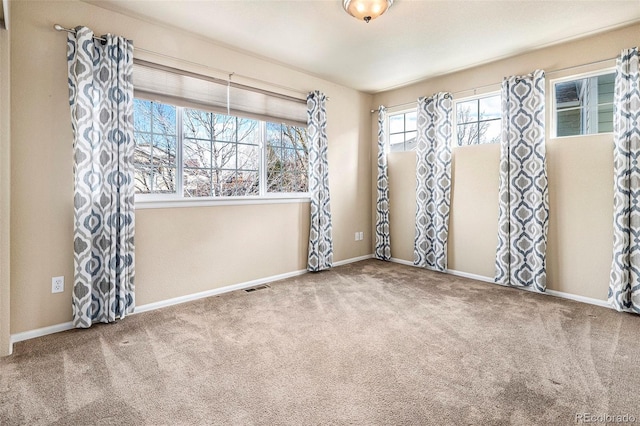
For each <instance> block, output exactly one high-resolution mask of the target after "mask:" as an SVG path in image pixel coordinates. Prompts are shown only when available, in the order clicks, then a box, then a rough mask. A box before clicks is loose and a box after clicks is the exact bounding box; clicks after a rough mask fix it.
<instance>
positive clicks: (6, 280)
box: [0, 11, 12, 356]
mask: <svg viewBox="0 0 640 426" xmlns="http://www.w3.org/2000/svg"><path fill="white" fill-rule="evenodd" d="M7 12H8V11H5V15H6V14H7ZM9 61H10V36H9V31H8V30H0V356H5V355H10V354H11V349H12V345H11V329H10V322H9V321H10V305H11V303H10V273H9V265H10V252H9V250H10V246H9V232H10V223H9V214H10V193H11V185H10V179H11V156H10V153H11V149H10V139H11V133H10V123H11V120H10V110H11V108H10V105H9V102H10V99H11V97H10V74H9V73H10V66H9Z"/></svg>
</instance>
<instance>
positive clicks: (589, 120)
mask: <svg viewBox="0 0 640 426" xmlns="http://www.w3.org/2000/svg"><path fill="white" fill-rule="evenodd" d="M614 81H615V73H614V72H613V71H604V72H599V73H597V74H588V75H583V76H580V77H579V78H576V76H572V77H568V78H563V79H559V80H556V81H554V82H553V108H554V114H553V122H554V129H555V133H554V136H556V137H562V136H578V135H589V134H596V133H606V132H613V93H614Z"/></svg>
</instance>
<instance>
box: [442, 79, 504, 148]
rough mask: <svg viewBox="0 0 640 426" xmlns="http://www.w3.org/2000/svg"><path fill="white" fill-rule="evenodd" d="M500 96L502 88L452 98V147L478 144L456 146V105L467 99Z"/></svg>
mask: <svg viewBox="0 0 640 426" xmlns="http://www.w3.org/2000/svg"><path fill="white" fill-rule="evenodd" d="M496 95H498V96H502V90H492V91H488V92H483V93H479V94H475V95H471V96H466V97H464V98H458V99H454V100H453V111H452V113H453V119H452V123H453V128H452V129H451V135H452V137H451V146H452V148H454V149H455V148H468V147H470V146H478V145H463V146H458V114H457V113H456V108H457V106H458V104H459V103H462V102H468V101H475V100H478V99H482V98H489V97H491V96H496ZM500 122H501V123H502V116H501V117H500ZM482 145H491V144H482Z"/></svg>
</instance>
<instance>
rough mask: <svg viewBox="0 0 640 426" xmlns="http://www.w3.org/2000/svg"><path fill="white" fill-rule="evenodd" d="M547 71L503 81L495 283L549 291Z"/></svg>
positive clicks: (538, 71) (537, 71)
mask: <svg viewBox="0 0 640 426" xmlns="http://www.w3.org/2000/svg"><path fill="white" fill-rule="evenodd" d="M544 85H545V77H544V71H541V70H536V71H534V72H533V73H532V74H530V75H526V76H513V77H508V78H505V79H504V81H503V82H502V145H501V149H500V187H499V212H498V248H497V253H496V277H495V281H496V282H497V283H499V284H503V285H511V286H521V287H530V288H532V289H534V290H536V291H539V292H543V291H545V290H546V281H547V274H546V252H547V228H548V226H549V225H548V223H549V195H548V185H547V170H546V151H545V127H544V120H545V106H544V102H545V95H544V92H545V90H544V89H545V88H544Z"/></svg>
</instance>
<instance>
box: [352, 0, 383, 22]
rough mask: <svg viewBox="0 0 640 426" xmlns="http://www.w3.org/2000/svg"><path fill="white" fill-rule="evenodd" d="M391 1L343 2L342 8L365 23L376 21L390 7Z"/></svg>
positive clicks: (362, 0) (353, 0)
mask: <svg viewBox="0 0 640 426" xmlns="http://www.w3.org/2000/svg"><path fill="white" fill-rule="evenodd" d="M392 4H393V0H343V1H342V7H344V10H346V11H347V13H348V14H349V15H351V16H353V17H354V18H357V19H361V20H363V21H364V22H366V23H369V21H370V20H372V19H376V18H377V17H378V16H380V15H382V14H383V13H385V12H386V11H387V9H389V8H390V7H391V5H392Z"/></svg>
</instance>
